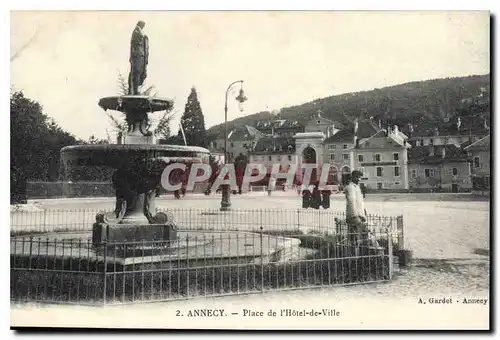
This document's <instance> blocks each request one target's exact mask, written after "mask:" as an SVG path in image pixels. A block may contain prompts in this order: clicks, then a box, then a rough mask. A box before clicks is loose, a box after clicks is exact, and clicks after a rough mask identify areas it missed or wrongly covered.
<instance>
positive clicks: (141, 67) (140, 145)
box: [11, 22, 300, 285]
mask: <svg viewBox="0 0 500 340" xmlns="http://www.w3.org/2000/svg"><path fill="white" fill-rule="evenodd" d="M140 23H141V22H140ZM143 27H144V24H143V23H142V27H140V25H139V24H138V28H139V30H138V28H136V30H134V33H133V35H132V48H131V58H130V61H131V72H130V76H129V89H130V91H129V94H128V95H123V96H110V97H105V98H102V99H100V100H99V106H100V107H101V108H102V109H104V110H114V111H118V112H121V113H123V114H124V115H125V121H126V122H127V125H128V131H127V133H126V136H125V139H124V143H123V144H104V145H74V146H68V147H65V148H63V149H62V150H61V166H62V171H63V177H64V178H65V180H67V181H73V182H78V181H82V180H84V181H85V180H95V178H96V176H99V175H101V176H102V177H105V178H111V181H112V184H113V187H114V189H115V195H116V199H115V209H114V211H112V212H103V213H98V214H97V216H96V220H95V223H94V224H93V226H92V232H89V231H70V232H67V231H65V232H58V231H55V232H49V233H36V237H37V238H38V242H33V239H34V237H35V235H31V236H30V235H28V236H25V237H28V238H29V239H30V240H31V241H26V240H25V239H22V240H20V239H19V238H16V237H13V238H11V261H13V263H15V266H17V267H22V268H29V269H30V270H31V269H34V268H35V269H47V268H48V267H47V266H49V267H50V266H54V265H50V263H55V262H51V261H61V260H62V263H60V264H58V266H60V267H58V268H61V269H60V270H62V271H66V270H68V271H72V270H73V271H74V267H72V265H71V263H72V261H78V263H81V261H83V262H85V263H87V265H89V264H92V265H95V266H96V268H98V269H97V270H99V271H101V270H103V271H105V272H108V273H110V272H117V273H118V272H120V273H121V272H122V271H128V270H139V268H156V269H162V268H166V269H167V270H171V269H172V268H174V267H179V266H180V267H181V268H184V267H185V266H187V268H189V267H191V266H192V265H195V264H199V265H204V266H207V265H208V264H210V263H212V265H219V264H228V263H229V264H234V263H238V264H239V263H247V264H248V263H267V262H282V261H286V260H287V259H290V258H292V257H295V256H297V253H298V249H299V244H300V241H299V240H298V239H294V238H288V237H280V236H271V235H265V234H263V233H262V231H261V232H257V233H256V232H250V230H249V231H248V232H242V231H234V230H235V227H236V226H232V225H229V224H230V223H231V219H230V218H229V220H226V221H225V222H224V223H225V224H224V226H223V227H220V226H219V225H217V223H221V222H220V221H217V220H215V221H214V220H210V217H206V218H202V217H198V221H197V222H196V221H191V220H187V221H186V220H185V221H183V230H179V229H178V228H177V225H176V223H175V222H174V216H173V214H171V213H170V212H167V213H165V212H157V210H156V207H155V197H156V191H157V189H158V187H159V186H160V184H161V177H162V173H163V171H164V169H165V168H166V167H167V166H168V165H169V164H172V163H184V164H192V163H206V164H208V163H209V158H210V153H209V151H208V150H207V149H205V148H202V147H196V146H179V145H158V144H155V143H154V141H153V138H152V134H151V133H150V132H149V130H148V126H149V115H150V114H154V113H155V112H159V111H165V110H170V109H171V108H172V107H173V102H172V101H171V100H168V99H165V98H158V97H149V96H145V95H141V94H140V93H138V85H141V84H142V82H143V81H144V79H145V76H146V65H147V59H148V55H149V51H148V40H147V37H145V36H144V35H142V31H141V30H140V29H141V28H143ZM137 30H138V32H139V33H137V32H136V31H137ZM200 220H202V221H201V228H207V229H210V230H211V231H210V230H203V229H200ZM197 223H198V224H197ZM252 226H253V224H252V225H251V226H250V227H252ZM221 229H222V230H221ZM261 229H262V228H261ZM188 230H189V232H188ZM229 230H232V231H229ZM42 239H43V240H44V241H43V242H42V241H41V240H42ZM51 240H54V241H51ZM49 242H52V243H51V244H52V246H50V247H49V246H48V244H49ZM45 244H46V245H47V246H44V245H45ZM137 250H139V251H137ZM67 260H69V261H67ZM68 263H70V264H68ZM68 266H69V267H68ZM78 266H79V265H78ZM138 266H139V267H138ZM51 268H52V267H51ZM54 268H55V267H54ZM67 275H69V276H71V275H73V274H70V273H69V272H68V274H67ZM16 282H17V281H16ZM19 282H20V283H19ZM19 282H18V283H16V284H18V285H21V284H24V283H22V282H28V281H26V280H25V279H19Z"/></svg>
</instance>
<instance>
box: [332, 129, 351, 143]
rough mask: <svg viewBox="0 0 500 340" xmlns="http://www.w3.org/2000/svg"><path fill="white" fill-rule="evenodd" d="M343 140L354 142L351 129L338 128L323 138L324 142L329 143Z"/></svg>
mask: <svg viewBox="0 0 500 340" xmlns="http://www.w3.org/2000/svg"><path fill="white" fill-rule="evenodd" d="M343 142H349V143H353V142H354V131H353V130H351V129H344V130H340V131H339V132H337V133H336V134H334V135H333V136H330V137H328V138H327V139H325V144H330V143H343Z"/></svg>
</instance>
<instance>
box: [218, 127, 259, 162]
mask: <svg viewBox="0 0 500 340" xmlns="http://www.w3.org/2000/svg"><path fill="white" fill-rule="evenodd" d="M262 137H264V134H263V133H262V132H260V131H259V130H257V129H256V128H254V127H252V126H249V125H244V126H243V127H240V128H236V129H232V130H231V131H229V133H228V137H227V157H228V162H232V161H234V159H235V158H236V157H237V156H238V155H240V154H243V155H248V153H249V152H250V151H252V150H253V148H254V147H255V145H256V144H257V141H258V140H259V139H260V138H262ZM209 150H210V151H212V152H216V153H217V152H218V153H224V135H222V136H221V137H219V138H217V139H216V140H215V141H213V142H212V143H211V145H210V146H209Z"/></svg>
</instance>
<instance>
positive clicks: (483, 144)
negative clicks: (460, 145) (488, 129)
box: [464, 135, 490, 150]
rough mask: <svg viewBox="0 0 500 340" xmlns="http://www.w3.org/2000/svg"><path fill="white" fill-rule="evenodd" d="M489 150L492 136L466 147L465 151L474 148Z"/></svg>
mask: <svg viewBox="0 0 500 340" xmlns="http://www.w3.org/2000/svg"><path fill="white" fill-rule="evenodd" d="M476 147H478V148H485V147H486V148H489V147H490V135H487V136H485V137H483V138H481V139H480V140H478V141H475V142H474V143H472V144H470V145H468V146H466V147H465V148H464V150H469V149H474V148H476Z"/></svg>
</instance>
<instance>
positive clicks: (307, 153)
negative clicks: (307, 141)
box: [302, 146, 318, 183]
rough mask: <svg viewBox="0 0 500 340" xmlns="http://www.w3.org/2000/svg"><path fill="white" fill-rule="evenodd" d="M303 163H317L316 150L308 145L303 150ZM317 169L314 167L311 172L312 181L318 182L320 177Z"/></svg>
mask: <svg viewBox="0 0 500 340" xmlns="http://www.w3.org/2000/svg"><path fill="white" fill-rule="evenodd" d="M302 163H303V164H316V150H314V148H312V147H310V146H308V147H306V148H305V149H304V151H302ZM317 177H318V174H317V169H313V171H312V174H311V183H314V182H316V181H317V180H318V179H317ZM302 178H304V171H303V172H302Z"/></svg>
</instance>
